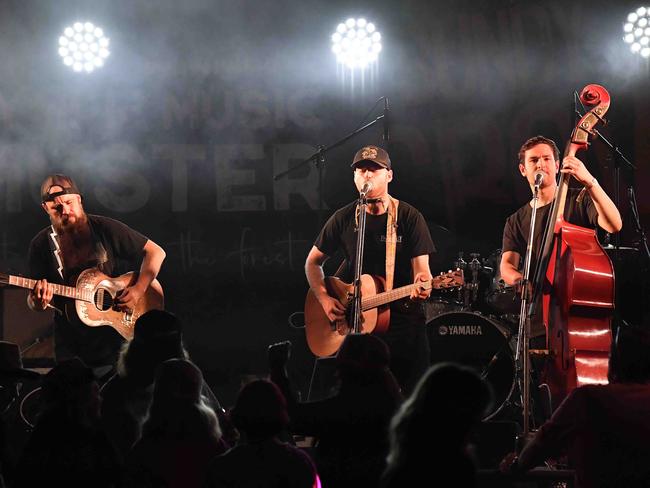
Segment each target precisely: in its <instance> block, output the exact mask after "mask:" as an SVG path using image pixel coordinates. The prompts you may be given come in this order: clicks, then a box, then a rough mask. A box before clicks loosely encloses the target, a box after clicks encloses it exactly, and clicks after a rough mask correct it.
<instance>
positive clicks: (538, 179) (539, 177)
mask: <svg viewBox="0 0 650 488" xmlns="http://www.w3.org/2000/svg"><path fill="white" fill-rule="evenodd" d="M542 183H544V172H543V171H538V172H537V173H535V184H534V186H535V191H537V190H539V187H540V186H542Z"/></svg>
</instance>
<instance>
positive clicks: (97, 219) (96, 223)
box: [28, 215, 147, 366]
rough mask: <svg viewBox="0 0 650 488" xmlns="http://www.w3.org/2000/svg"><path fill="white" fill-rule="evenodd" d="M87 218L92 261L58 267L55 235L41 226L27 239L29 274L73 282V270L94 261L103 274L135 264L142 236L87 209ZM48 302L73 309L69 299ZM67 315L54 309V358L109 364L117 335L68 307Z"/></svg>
mask: <svg viewBox="0 0 650 488" xmlns="http://www.w3.org/2000/svg"><path fill="white" fill-rule="evenodd" d="M88 223H89V225H90V229H91V236H92V239H93V242H94V247H95V252H94V259H93V260H92V261H89V262H88V263H86V264H85V265H83V266H82V267H81V269H80V268H75V269H67V268H62V267H61V261H60V258H59V251H58V246H59V241H58V237H57V236H56V234H55V233H54V232H53V228H52V227H51V226H50V227H46V228H45V229H43V230H41V231H40V232H39V233H38V234H37V235H36V236H35V237H34V239H32V241H31V243H30V245H29V253H28V262H29V273H30V277H31V278H34V279H43V278H44V279H46V280H47V281H48V282H51V283H58V284H64V285H69V286H74V285H75V284H76V280H77V277H78V275H79V273H80V272H81V271H83V270H84V269H87V268H90V267H98V268H99V269H100V270H101V271H102V272H103V273H105V274H107V275H109V276H118V275H120V274H123V273H126V272H128V271H137V270H139V268H140V264H141V262H142V257H143V249H144V246H145V244H146V242H147V238H146V237H145V236H143V235H142V234H140V233H139V232H136V231H135V230H133V229H131V228H130V227H128V226H127V225H125V224H123V223H122V222H119V221H117V220H114V219H111V218H108V217H102V216H99V215H88ZM64 259H65V258H64ZM66 304H68V306H67V307H66ZM53 305H54V306H55V307H57V308H58V309H59V310H65V309H66V308H67V310H68V311H70V310H73V309H74V306H71V305H72V301H71V300H70V299H67V298H63V297H55V298H54V299H53ZM67 315H68V317H66V316H65V315H61V314H59V313H56V314H55V317H54V322H55V344H56V353H57V359H58V360H61V359H64V358H65V357H68V356H79V357H80V358H81V359H83V360H84V361H85V362H86V363H87V364H88V365H90V366H94V365H101V364H111V363H112V362H113V361H114V359H115V358H116V356H117V352H118V350H119V347H120V345H121V343H122V339H121V336H120V335H119V334H117V332H116V331H115V330H113V329H112V328H111V327H88V326H86V325H84V324H82V323H81V322H80V321H79V320H78V319H77V318H76V317H75V318H74V320H73V318H72V317H71V316H70V313H68V314H67ZM68 318H70V320H68Z"/></svg>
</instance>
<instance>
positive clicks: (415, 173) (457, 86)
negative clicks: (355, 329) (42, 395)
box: [0, 0, 650, 398]
mask: <svg viewBox="0 0 650 488" xmlns="http://www.w3.org/2000/svg"><path fill="white" fill-rule="evenodd" d="M636 7H638V5H637V4H636V3H634V2H629V1H622V2H606V1H600V0H596V1H575V2H563V1H541V2H539V1H538V2H526V1H514V0H511V1H506V0H499V1H481V2H476V1H458V0H455V1H438V2H426V1H415V0H405V1H403V2H401V3H400V4H399V6H398V5H397V4H396V3H395V2H359V3H358V4H357V5H355V6H352V5H351V4H350V2H349V1H345V2H344V1H341V0H337V1H331V2H320V1H315V0H307V1H300V2H299V1H297V0H288V1H284V2H256V1H249V0H244V1H222V2H212V1H210V2H208V1H199V0H188V1H185V2H181V3H180V4H179V3H178V2H174V1H171V0H169V1H157V2H150V1H145V0H135V1H133V0H131V1H126V0H124V1H117V2H115V1H93V2H87V1H71V0H68V1H59V2H56V3H53V2H49V1H45V0H42V1H5V2H2V3H0V41H1V42H0V56H1V59H2V65H3V75H2V77H0V219H1V223H2V225H1V226H0V268H1V270H2V271H6V272H12V273H25V271H26V250H27V246H28V243H29V241H30V239H31V237H32V236H33V235H34V234H35V233H36V232H37V231H38V230H39V229H41V228H43V227H44V226H45V225H47V223H48V222H47V219H46V215H45V214H44V213H43V211H42V210H41V209H40V208H39V196H38V187H39V185H40V182H41V180H42V179H43V177H44V176H45V175H47V174H49V173H52V172H63V173H68V174H71V175H72V176H74V177H75V179H76V180H77V182H78V184H79V186H80V188H81V189H82V191H83V194H84V203H85V208H86V210H87V211H88V212H89V213H98V214H102V215H108V216H111V217H114V218H117V219H119V220H122V221H124V222H125V223H127V224H128V225H130V226H132V227H133V228H135V229H137V230H139V231H140V232H142V233H144V234H146V235H147V236H148V237H149V238H151V239H152V240H154V241H156V242H157V243H159V244H160V245H162V246H163V247H164V248H165V250H166V251H167V259H166V261H165V263H164V265H163V270H162V272H161V274H160V281H161V282H162V284H163V286H164V288H165V292H166V300H167V307H168V309H169V310H171V311H173V312H175V313H177V314H178V315H179V316H180V317H182V318H183V320H184V322H185V324H186V340H187V344H188V348H189V350H190V353H191V355H192V356H193V357H194V359H195V360H196V361H197V362H198V363H199V364H200V365H201V366H202V367H203V369H204V371H205V372H206V375H207V376H208V378H209V380H210V382H211V384H212V385H213V386H214V387H215V389H216V390H217V391H218V392H220V393H221V394H222V395H223V396H225V397H226V398H231V396H232V395H233V392H234V391H236V389H237V387H238V385H239V383H240V381H241V380H242V378H245V377H247V375H258V374H264V372H265V364H266V363H265V361H266V352H265V349H266V346H267V345H268V344H269V343H271V342H274V341H278V340H284V339H290V340H292V341H293V343H294V357H293V358H292V362H291V367H292V370H293V372H294V374H295V376H296V378H297V380H298V382H299V386H301V387H303V388H304V385H305V383H306V381H307V380H308V378H309V375H310V373H311V367H312V364H313V356H311V355H310V354H309V352H308V350H307V348H306V346H305V343H304V337H303V332H302V330H300V329H296V328H294V327H292V326H291V325H290V322H291V321H290V320H289V319H290V317H291V318H292V319H293V320H292V321H293V323H295V324H296V325H299V324H301V320H302V317H301V315H300V313H299V312H300V311H301V310H302V307H303V300H304V295H305V292H306V290H307V284H306V281H305V278H304V273H303V264H304V260H305V257H306V254H307V252H308V251H309V249H310V247H311V245H312V242H313V240H314V238H315V236H316V235H317V233H318V230H319V229H320V226H321V223H322V222H323V221H324V220H325V219H326V218H328V217H329V215H331V213H332V212H333V210H335V209H336V208H338V207H340V206H341V205H343V204H345V203H347V202H349V201H350V200H352V199H353V198H355V196H356V193H355V189H354V186H353V184H352V171H351V169H350V163H351V159H352V156H353V154H354V152H355V151H356V150H357V149H358V148H359V147H361V146H363V145H365V144H369V143H375V144H376V143H384V142H383V141H382V128H381V124H377V125H375V126H373V127H371V128H370V129H368V130H366V131H365V132H363V133H361V134H359V135H358V136H356V137H355V138H353V139H351V140H349V141H348V142H346V143H345V144H343V145H342V146H340V147H338V148H336V149H334V150H332V151H330V152H328V153H327V154H326V157H325V163H324V164H323V165H322V186H321V187H320V188H321V190H320V191H319V178H318V176H319V172H318V170H317V168H316V166H315V165H314V164H313V163H309V164H306V165H304V166H302V167H301V168H299V169H297V170H296V171H294V172H293V173H291V174H290V175H289V176H287V177H284V178H281V179H278V180H275V179H274V175H277V174H279V173H280V172H282V171H285V170H287V169H288V168H290V167H293V166H296V165H297V164H298V163H300V162H301V161H302V160H304V159H305V158H307V157H309V156H310V155H312V154H314V152H315V151H316V150H317V148H318V147H319V146H321V145H325V146H327V145H329V144H332V143H333V142H335V141H337V140H338V139H340V138H342V137H344V136H345V135H346V134H348V133H350V132H352V131H353V130H355V129H356V128H358V127H359V126H361V125H363V124H364V123H367V122H369V121H372V120H373V119H374V118H375V117H377V116H378V115H380V114H381V108H382V104H381V103H380V104H379V105H378V106H376V107H375V110H374V111H372V112H371V113H370V114H369V115H368V112H369V111H370V109H371V108H372V107H373V104H375V102H376V101H377V99H378V98H379V97H381V96H386V97H388V98H389V101H390V109H391V117H390V118H391V126H390V141H389V142H388V143H387V148H388V150H389V151H390V154H391V158H392V161H393V164H394V170H395V178H394V182H393V183H392V184H391V192H392V193H393V194H394V195H395V196H397V197H398V198H400V199H403V200H405V201H408V202H410V203H412V204H413V205H415V206H416V207H417V208H419V209H420V210H421V211H422V213H423V214H424V216H425V218H426V220H427V222H428V223H429V226H430V229H431V232H432V234H433V236H434V240H435V241H436V243H437V245H438V247H439V250H440V254H439V255H438V256H437V257H436V258H435V259H434V263H433V266H432V267H433V271H434V272H435V271H440V270H443V269H448V268H449V267H451V265H452V263H453V260H454V257H455V256H456V255H457V253H458V252H461V251H462V252H464V253H465V255H466V256H467V255H468V254H469V253H470V252H476V253H480V254H481V257H482V258H487V257H489V256H490V255H494V254H495V253H496V251H497V250H498V249H499V247H500V245H501V242H500V240H501V232H502V229H503V223H504V220H505V218H506V217H507V216H508V215H509V214H510V213H512V212H513V211H514V210H515V209H516V208H518V207H519V206H520V205H521V204H523V203H524V202H525V201H526V199H527V198H528V195H529V190H528V188H527V186H526V184H525V182H524V180H523V179H522V177H521V176H520V174H519V172H518V170H517V159H516V153H517V150H518V148H519V146H520V145H521V143H522V142H523V141H524V140H525V139H527V138H528V137H530V136H533V135H536V134H544V135H546V136H548V137H551V138H553V139H554V140H556V141H557V143H558V145H559V146H560V147H563V146H564V144H565V143H566V141H567V139H568V137H569V135H570V133H571V130H572V127H573V125H574V124H575V121H576V119H575V115H574V98H573V92H574V91H575V90H578V91H579V90H580V89H582V87H583V86H585V85H586V84H589V83H599V84H602V85H604V86H605V87H606V88H607V89H608V90H609V91H610V93H611V96H612V104H611V109H610V111H609V113H608V114H607V115H608V119H609V120H610V123H609V125H608V126H607V127H606V128H604V129H602V132H603V134H605V135H606V136H607V137H609V138H611V140H612V141H614V142H615V144H617V146H618V147H620V149H621V151H622V152H623V153H624V154H625V155H626V156H627V157H628V158H629V159H630V160H631V161H632V162H633V163H634V164H635V165H636V170H634V171H632V170H630V169H629V168H627V167H625V166H624V165H623V167H622V168H621V169H620V171H619V172H617V171H616V168H617V167H618V164H617V163H618V161H617V160H616V159H615V158H613V157H612V156H611V153H610V152H609V151H608V149H607V147H606V146H605V145H604V144H603V143H601V142H594V143H593V145H592V147H591V148H590V149H589V151H588V152H585V153H580V157H581V158H583V159H584V161H585V162H586V163H587V164H588V165H589V168H590V171H591V172H592V173H593V174H594V176H596V177H597V178H598V180H599V182H600V183H601V184H602V185H603V187H605V188H606V189H607V190H608V192H609V193H610V195H612V196H614V195H618V201H619V205H620V208H621V212H622V213H623V215H624V218H625V230H624V232H623V233H622V234H621V236H620V243H621V244H623V245H625V246H630V247H633V246H637V245H638V242H636V241H637V239H638V235H637V234H636V233H635V232H634V225H633V220H632V214H631V212H630V207H629V204H628V198H627V193H628V192H627V188H628V187H629V186H630V185H633V187H634V188H635V189H636V190H637V192H638V193H637V201H638V205H639V211H640V213H641V217H642V223H643V224H644V225H645V226H647V225H648V224H649V223H650V222H649V220H650V219H649V218H648V217H650V194H648V192H646V191H644V189H645V188H646V187H647V184H648V182H649V181H650V173H649V172H650V139H649V138H648V133H649V129H650V122H648V116H647V114H648V113H650V94H649V92H648V82H649V70H648V63H647V61H645V60H642V58H641V57H640V56H638V55H633V54H632V53H630V52H629V49H628V47H627V45H626V44H624V43H623V41H622V35H623V34H622V25H623V22H624V20H625V18H626V16H627V14H628V12H630V11H631V10H633V9H635V8H636ZM362 15H363V16H366V17H367V18H368V19H370V20H372V21H374V22H375V24H376V25H377V28H378V30H379V31H380V32H381V34H382V39H383V51H382V52H381V56H380V61H379V63H378V65H377V66H376V67H374V68H373V69H372V70H369V71H368V72H367V73H366V74H365V75H364V76H361V75H360V74H358V73H357V74H355V75H354V76H350V73H347V72H345V71H344V70H341V69H340V68H338V69H337V66H336V62H335V59H334V57H333V54H332V53H331V51H330V40H329V37H330V35H331V34H332V32H334V30H335V28H336V25H337V24H338V23H339V22H340V21H342V20H344V19H346V18H348V17H351V16H352V17H358V16H362ZM77 19H81V20H90V21H93V22H95V23H96V24H98V25H101V26H102V27H103V28H104V30H105V32H106V34H107V35H108V36H109V37H110V40H111V56H110V57H109V58H108V60H107V62H106V65H105V67H104V68H103V69H101V70H97V71H96V72H94V73H92V74H77V73H74V72H72V71H71V70H70V69H68V67H66V66H64V65H63V63H62V62H61V59H60V58H59V57H58V55H57V39H58V37H59V36H60V35H61V33H62V31H63V29H64V28H65V26H66V25H69V24H70V23H72V22H73V21H75V20H77ZM364 116H365V118H364ZM617 181H618V184H617ZM605 237H606V236H605ZM613 240H614V239H613V238H612V242H613ZM630 254H631V255H632V256H633V258H632V259H633V260H635V261H634V262H635V263H636V259H637V257H636V256H637V253H634V252H631V253H630ZM338 259H339V258H338V257H335V258H334V259H333V260H331V262H330V263H328V265H327V267H326V271H327V272H330V273H331V272H333V271H334V270H335V269H336V266H337V265H338ZM631 267H632V268H635V267H636V266H634V265H633V266H631ZM296 312H298V313H296ZM27 326H28V325H27Z"/></svg>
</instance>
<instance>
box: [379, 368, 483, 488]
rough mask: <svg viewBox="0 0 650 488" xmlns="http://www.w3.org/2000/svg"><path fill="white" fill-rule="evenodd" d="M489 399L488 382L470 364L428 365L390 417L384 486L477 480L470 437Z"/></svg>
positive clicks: (466, 484) (473, 482) (463, 483)
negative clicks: (388, 451) (469, 446)
mask: <svg viewBox="0 0 650 488" xmlns="http://www.w3.org/2000/svg"><path fill="white" fill-rule="evenodd" d="M491 402H492V391H491V389H490V387H489V385H488V383H487V382H485V381H484V380H483V379H482V378H481V377H480V376H479V375H478V374H477V373H476V372H475V371H474V370H473V369H470V368H468V367H466V366H461V365H457V364H454V363H439V364H436V365H434V366H431V367H430V368H429V369H428V370H427V372H426V373H425V375H424V376H423V377H422V378H421V379H420V382H419V383H418V384H417V386H416V387H415V390H414V391H413V393H412V394H411V396H410V397H409V398H407V400H406V401H405V402H404V404H403V405H402V406H401V408H400V410H399V412H398V413H397V414H396V415H395V417H394V418H393V420H392V422H391V426H390V453H389V455H388V461H387V464H388V465H387V467H386V470H385V471H384V473H383V476H382V486H383V487H384V488H393V487H395V488H397V487H404V486H417V485H419V484H422V483H424V484H425V485H429V486H438V484H439V483H440V482H446V483H447V486H454V487H460V488H464V487H473V486H476V470H477V468H476V465H475V463H474V460H473V459H472V457H471V456H470V454H469V453H468V450H467V448H468V438H469V436H470V434H471V433H472V432H473V430H474V429H475V428H476V427H477V426H478V424H479V422H480V421H481V418H482V417H483V414H484V413H485V411H486V410H487V409H488V408H489V406H490V404H491ZM450 481H451V482H450ZM440 486H442V485H440Z"/></svg>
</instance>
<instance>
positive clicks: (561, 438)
mask: <svg viewBox="0 0 650 488" xmlns="http://www.w3.org/2000/svg"><path fill="white" fill-rule="evenodd" d="M609 380H610V383H609V384H607V385H585V386H581V387H579V388H576V389H574V390H573V391H572V392H571V393H570V394H569V395H568V396H567V398H566V399H565V400H564V402H562V403H561V404H560V406H559V407H558V408H557V410H556V411H555V412H554V413H553V415H552V417H551V418H550V419H549V420H548V421H547V422H546V423H545V424H544V425H542V427H541V428H540V429H539V431H538V432H537V433H536V434H535V436H534V438H533V439H532V440H531V441H530V442H529V443H528V445H526V446H525V447H524V448H523V449H522V452H521V454H520V455H519V457H516V456H515V455H514V453H511V454H510V455H508V456H507V457H506V458H505V459H504V460H503V462H502V463H501V470H502V471H504V472H511V473H517V472H522V471H526V470H528V469H530V468H532V467H534V466H537V465H539V464H541V463H543V462H544V461H545V460H547V459H550V458H556V459H557V458H558V457H560V456H563V455H566V456H567V460H568V463H569V466H570V467H572V468H573V469H575V486H576V487H577V488H592V487H608V488H609V487H611V488H613V487H621V488H623V487H625V488H636V487H639V488H640V487H648V486H650V449H648V439H650V331H649V330H648V327H647V324H646V325H645V326H644V327H642V328H641V327H633V326H628V325H626V324H625V323H623V324H621V326H620V327H619V328H618V331H617V334H616V337H615V339H614V343H613V345H612V348H611V352H610V359H609Z"/></svg>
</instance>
